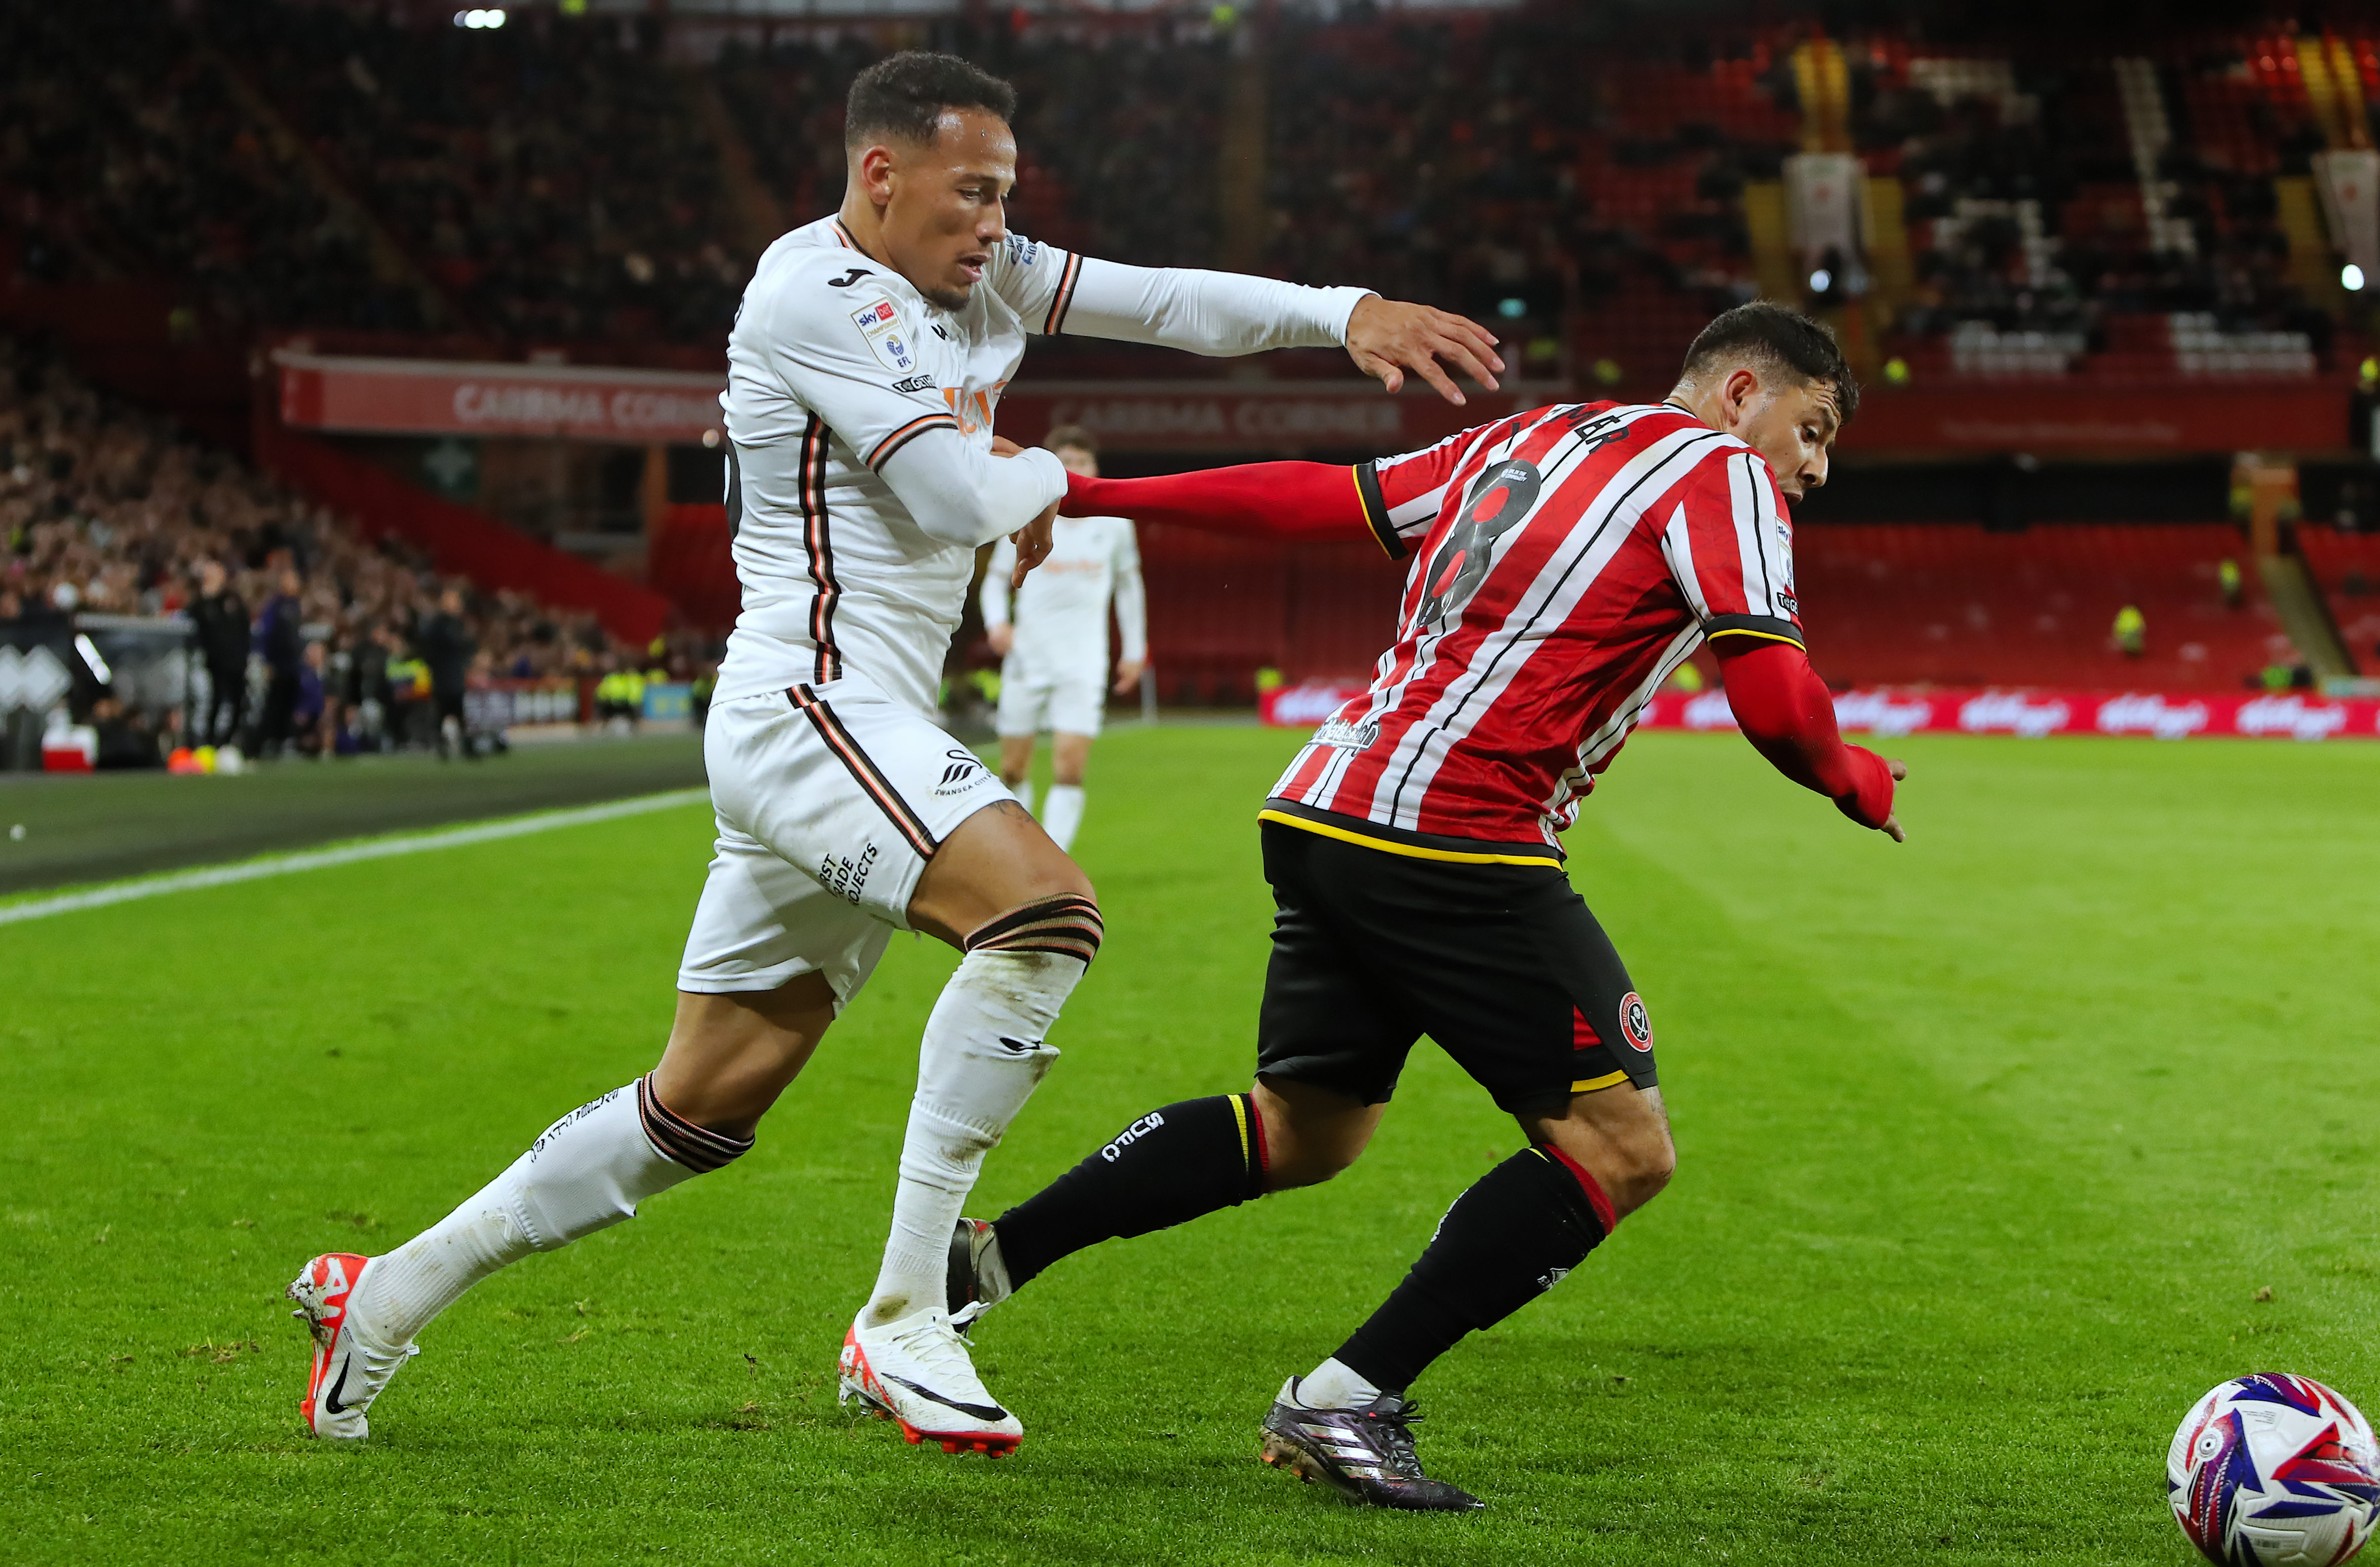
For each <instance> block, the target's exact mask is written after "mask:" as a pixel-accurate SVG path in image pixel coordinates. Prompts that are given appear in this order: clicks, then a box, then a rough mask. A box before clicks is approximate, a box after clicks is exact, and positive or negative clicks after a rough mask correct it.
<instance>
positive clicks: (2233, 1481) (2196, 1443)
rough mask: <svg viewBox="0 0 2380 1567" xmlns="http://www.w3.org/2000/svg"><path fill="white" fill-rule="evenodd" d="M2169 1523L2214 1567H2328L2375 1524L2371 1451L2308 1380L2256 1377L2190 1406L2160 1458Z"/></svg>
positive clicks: (2377, 1503)
mask: <svg viewBox="0 0 2380 1567" xmlns="http://www.w3.org/2000/svg"><path fill="white" fill-rule="evenodd" d="M2165 1483H2166V1491H2167V1495H2168V1500H2171V1502H2172V1503H2173V1516H2174V1521H2175V1522H2176V1523H2178V1524H2180V1525H2181V1532H2182V1533H2183V1534H2184V1535H2186V1536H2188V1537H2189V1539H2190V1543H2191V1544H2192V1545H2194V1546H2196V1547H2197V1548H2198V1549H2199V1553H2200V1554H2201V1555H2203V1556H2204V1557H2205V1558H2206V1559H2207V1560H2208V1561H2215V1562H2220V1563H2223V1564H2224V1567H2299V1564H2301V1563H2303V1564H2305V1567H2329V1564H2332V1563H2336V1562H2341V1561H2346V1560H2347V1559H2348V1558H2349V1557H2351V1556H2353V1555H2354V1554H2355V1553H2356V1552H2357V1551H2358V1550H2361V1549H2362V1548H2363V1542H2364V1541H2365V1540H2366V1539H2368V1538H2369V1537H2371V1534H2372V1525H2373V1521H2374V1518H2375V1517H2380V1444H2375V1442H2374V1439H2373V1435H2372V1426H2371V1423H2370V1422H2369V1421H2367V1420H2365V1419H2364V1418H2363V1415H2362V1411H2360V1410H2358V1409H2357V1408H2356V1407H2355V1406H2354V1405H2353V1404H2351V1403H2348V1402H2347V1400H2345V1399H2343V1398H2341V1397H2339V1395H2338V1394H2337V1393H2335V1392H2333V1391H2331V1390H2330V1389H2328V1388H2326V1387H2324V1386H2323V1385H2322V1384H2321V1383H2320V1382H2316V1381H2313V1380H2310V1379H2307V1378H2304V1377H2291V1376H2288V1375H2285V1374H2281V1373H2277V1372H2268V1371H2260V1372H2257V1373H2256V1374H2255V1375H2253V1376H2251V1377H2240V1378H2235V1379H2232V1380H2231V1381H2228V1382H2225V1383H2223V1384H2222V1385H2221V1386H2220V1387H2217V1388H2216V1389H2215V1390H2213V1391H2210V1392H2209V1393H2207V1395H2206V1396H2205V1397H2204V1398H2202V1399H2200V1400H2199V1401H2198V1402H2197V1403H2195V1404H2193V1405H2192V1406H2191V1410H2190V1413H2189V1414H2188V1415H2185V1416H2183V1418H2182V1422H2181V1428H2180V1430H2178V1431H2176V1432H2175V1433H2174V1434H2173V1446H2172V1448H2171V1449H2170V1450H2168V1452H2167V1454H2166V1462H2165Z"/></svg>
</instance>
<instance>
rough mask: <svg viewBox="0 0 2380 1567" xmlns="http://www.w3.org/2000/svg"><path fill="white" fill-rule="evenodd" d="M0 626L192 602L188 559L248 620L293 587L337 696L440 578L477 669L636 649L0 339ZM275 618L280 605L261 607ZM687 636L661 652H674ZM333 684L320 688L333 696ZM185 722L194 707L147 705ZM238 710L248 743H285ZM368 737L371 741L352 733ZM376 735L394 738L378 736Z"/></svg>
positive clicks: (412, 625) (424, 614) (517, 671)
mask: <svg viewBox="0 0 2380 1567" xmlns="http://www.w3.org/2000/svg"><path fill="white" fill-rule="evenodd" d="M0 546H5V549H6V558H5V564H0V622H13V621H20V620H24V619H28V618H38V617H40V616H41V615H42V614H45V613H46V614H50V615H55V616H57V617H60V618H63V617H65V616H67V615H70V614H73V613H78V612H79V613H103V614H115V615H145V616H168V615H174V614H176V613H185V612H187V611H188V609H189V608H190V607H191V604H192V601H193V600H194V599H195V598H196V597H197V596H198V589H197V582H198V579H199V573H200V566H201V565H202V563H205V562H210V561H212V562H215V563H218V564H220V565H223V566H225V568H226V570H227V573H228V576H229V586H230V588H231V589H232V591H233V592H234V593H235V594H237V597H238V598H239V600H240V601H241V603H242V604H243V605H244V606H246V608H247V610H248V611H249V613H251V614H253V615H255V616H256V617H257V621H258V625H259V628H260V629H259V631H258V637H259V644H258V645H259V647H260V649H261V647H262V644H263V638H264V632H263V630H262V626H263V623H264V621H265V619H266V610H267V606H268V605H271V604H273V601H275V600H276V599H277V598H279V597H281V596H282V595H283V594H284V593H285V591H286V590H287V589H286V588H285V581H284V577H285V574H294V577H295V581H296V591H295V595H294V597H295V604H294V606H292V609H293V611H294V620H295V622H296V625H297V629H298V633H299V637H300V641H299V643H298V644H297V646H298V647H299V648H301V649H302V646H303V644H304V643H306V642H318V643H321V644H322V645H323V646H324V649H325V650H326V652H327V653H328V655H329V657H328V659H327V660H326V664H325V668H326V672H327V678H328V679H330V680H331V681H333V682H334V683H343V684H344V688H346V690H348V692H349V693H350V696H349V702H350V705H351V706H359V705H360V703H361V701H362V699H363V696H364V693H365V692H366V691H367V690H368V689H369V688H370V671H371V670H372V669H373V667H374V666H379V665H385V664H386V663H387V662H389V660H391V659H392V658H395V659H397V660H398V661H399V662H402V660H403V659H404V657H405V656H407V651H408V650H411V649H413V648H414V647H415V646H416V644H417V643H418V642H419V638H420V636H421V633H422V630H423V627H424V625H425V623H426V622H427V621H428V620H429V618H430V617H431V615H433V614H434V613H436V609H437V601H438V599H439V596H440V594H441V592H442V591H443V589H445V588H447V587H464V588H466V589H468V592H467V597H466V613H465V619H466V622H467V624H468V628H469V631H470V634H471V637H472V638H473V640H474V641H475V642H476V644H477V647H478V654H477V658H476V660H475V662H474V665H473V668H474V671H475V673H476V674H478V675H479V676H480V677H482V678H496V677H501V678H510V679H536V678H540V677H553V676H565V677H568V678H571V679H577V678H578V677H580V676H592V675H594V674H597V673H598V672H601V671H605V670H609V669H612V668H614V667H625V666H629V665H632V664H634V665H638V666H641V663H642V662H645V660H646V659H647V658H648V657H649V655H648V654H647V651H646V650H643V649H639V648H636V647H633V646H630V645H628V644H626V643H624V642H622V641H620V640H619V639H618V638H614V637H612V636H610V635H608V634H607V633H606V632H605V630H604V629H603V627H602V626H601V624H600V622H599V621H598V619H597V618H596V616H595V615H593V614H592V613H585V612H579V613H571V612H568V611H563V610H558V609H556V608H555V607H553V605H551V604H548V603H544V602H540V601H539V600H538V599H536V598H535V597H533V596H531V595H529V594H528V593H524V592H517V591H495V592H487V591H480V590H478V589H471V588H470V586H469V584H468V583H467V582H463V581H459V580H457V579H455V578H453V577H448V578H444V579H443V580H442V578H441V577H440V576H439V575H438V574H437V573H436V572H434V571H433V570H432V569H431V565H430V562H429V561H428V560H427V559H426V558H425V557H424V556H422V555H421V554H420V553H419V552H417V551H415V550H413V549H411V548H409V547H408V546H407V543H406V542H405V541H402V540H400V539H398V538H396V537H395V536H393V535H390V534H388V533H385V532H383V533H380V534H379V535H378V536H377V537H368V536H367V533H366V530H364V529H362V528H358V526H357V525H356V524H355V522H354V521H353V519H351V518H349V517H346V516H339V515H337V514H335V513H334V512H332V511H331V510H330V509H329V508H327V507H324V506H322V505H321V504H316V503H313V502H310V501H309V500H307V499H305V498H304V497H302V496H300V495H298V494H297V493H295V492H292V491H291V490H289V489H288V488H287V487H285V486H284V485H282V484H279V483H276V482H275V481H273V480H271V479H269V478H267V477H265V476H263V475H261V474H260V473H258V472H256V471H255V470H254V469H252V468H249V467H248V466H247V465H246V464H244V463H242V462H240V461H238V460H237V459H236V458H234V457H233V456H230V455H229V454H227V453H225V452H223V451H221V450H219V449H214V448H211V447H209V446H206V445H204V444H202V443H198V442H195V441H192V440H190V439H188V438H187V437H186V436H184V435H182V434H181V433H180V432H179V431H176V429H175V428H174V427H173V426H172V424H171V423H170V422H169V421H167V420H164V419H159V418H157V417H155V416H153V415H148V414H144V413H141V412H140V411H138V410H136V409H132V408H129V407H125V406H124V405H122V404H121V403H119V402H117V401H116V400H115V399H112V398H109V397H106V396H103V395H100V394H98V393H96V392H95V391H93V390H92V388H91V387H90V386H89V385H88V384H86V383H83V382H82V381H80V380H79V378H78V377H76V376H75V375H74V374H73V373H72V372H71V371H69V370H67V369H66V368H65V367H63V366H61V365H59V364H56V363H55V362H44V361H43V360H42V358H40V357H38V356H36V355H33V354H30V353H28V352H27V351H25V350H24V349H23V348H22V347H21V346H18V345H16V344H15V343H13V342H11V341H10V340H8V339H6V338H0ZM273 613H281V612H280V611H278V610H276V611H274V612H273ZM699 650H700V644H699V643H682V644H681V646H680V647H678V648H677V649H675V650H673V653H672V656H673V657H674V658H675V659H676V660H677V661H678V662H682V663H683V662H686V661H687V659H688V657H689V656H690V655H691V654H694V653H696V652H698V651H699ZM337 688H338V687H337V686H334V698H335V694H336V689H337ZM158 716H159V717H160V718H162V719H163V721H164V726H165V727H166V728H167V729H168V730H170V731H176V732H183V733H187V732H188V728H189V727H190V726H192V725H194V724H195V723H196V720H195V717H194V716H188V715H183V714H180V713H173V714H164V715H158ZM269 723H270V721H269V720H268V718H267V717H266V715H265V712H264V711H263V708H262V704H261V703H252V704H251V711H250V721H249V725H248V733H247V735H246V736H245V738H246V741H247V743H248V745H249V748H250V749H254V748H255V747H256V745H257V743H258V742H259V740H260V739H261V740H263V741H264V742H266V743H267V744H268V745H269V744H271V743H273V742H274V741H276V740H279V739H282V738H285V736H283V735H272V734H270V733H269V732H268V731H269ZM356 738H358V739H364V740H366V741H370V740H371V739H373V738H375V736H372V735H359V736H356ZM387 738H388V743H389V744H402V743H405V742H406V741H407V739H408V738H418V736H408V735H407V733H406V731H405V730H404V729H403V728H402V727H401V726H399V727H396V728H394V729H392V730H390V731H388V732H387Z"/></svg>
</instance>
